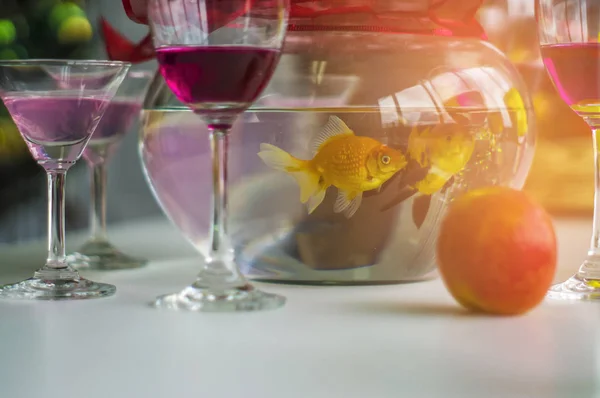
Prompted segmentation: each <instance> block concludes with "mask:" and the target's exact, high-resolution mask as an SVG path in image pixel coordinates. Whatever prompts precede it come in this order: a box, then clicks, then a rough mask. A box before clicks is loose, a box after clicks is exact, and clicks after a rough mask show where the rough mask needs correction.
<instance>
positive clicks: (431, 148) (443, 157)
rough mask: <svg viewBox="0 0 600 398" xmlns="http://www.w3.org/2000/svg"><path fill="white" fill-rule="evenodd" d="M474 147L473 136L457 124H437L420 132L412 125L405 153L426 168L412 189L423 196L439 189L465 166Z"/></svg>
mask: <svg viewBox="0 0 600 398" xmlns="http://www.w3.org/2000/svg"><path fill="white" fill-rule="evenodd" d="M474 149H475V139H474V137H473V135H472V134H471V133H470V132H469V131H468V129H467V128H465V127H464V126H461V125H459V124H456V123H445V124H439V125H437V126H435V127H433V128H425V129H423V130H421V131H419V130H418V129H417V128H416V127H415V128H413V129H412V131H411V133H410V135H409V137H408V155H409V156H410V157H411V158H412V159H413V160H415V161H416V162H417V163H418V164H419V166H421V167H424V168H426V167H427V168H429V171H428V173H427V175H426V176H425V178H423V179H422V180H420V181H418V182H417V183H415V184H414V188H415V189H416V190H417V191H419V192H420V193H422V194H424V195H431V194H433V193H435V192H437V191H439V190H441V189H442V188H443V187H444V185H446V183H447V182H448V180H449V179H450V178H451V177H452V176H454V175H455V174H456V173H458V172H459V171H461V170H462V169H463V168H464V167H465V166H466V165H467V163H468V162H469V160H470V159H471V155H472V154H473V150H474Z"/></svg>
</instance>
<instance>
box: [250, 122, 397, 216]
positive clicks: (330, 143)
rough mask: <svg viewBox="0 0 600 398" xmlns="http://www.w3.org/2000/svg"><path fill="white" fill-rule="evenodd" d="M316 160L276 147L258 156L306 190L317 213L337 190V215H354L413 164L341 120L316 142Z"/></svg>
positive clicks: (305, 200) (305, 197)
mask: <svg viewBox="0 0 600 398" xmlns="http://www.w3.org/2000/svg"><path fill="white" fill-rule="evenodd" d="M312 152H313V158H312V159H310V160H301V159H297V158H295V157H294V156H292V155H290V154H289V153H287V152H286V151H284V150H283V149H281V148H278V147H276V146H274V145H271V144H266V143H263V144H261V145H260V152H259V153H258V156H259V157H260V158H261V159H262V160H263V162H265V164H266V165H267V166H269V167H272V168H273V169H276V170H281V171H284V172H286V173H289V174H290V175H291V176H292V177H294V178H295V179H296V182H297V183H298V185H299V186H300V201H301V202H302V203H307V204H308V213H309V214H310V213H312V212H313V211H314V210H315V209H316V208H317V207H318V206H319V205H320V204H321V202H323V199H324V198H325V193H326V190H327V188H329V187H330V186H334V187H336V188H337V189H338V196H337V199H336V201H335V205H334V208H333V210H334V212H336V213H344V215H345V216H346V217H347V218H350V217H352V216H353V215H354V214H355V213H356V211H357V210H358V208H359V207H360V204H361V202H362V196H363V192H366V191H370V190H374V189H377V190H379V189H381V186H382V185H383V183H385V182H386V181H387V180H389V179H390V178H391V177H392V176H393V175H394V174H396V173H397V172H398V171H400V170H402V169H404V168H405V167H406V165H407V163H408V161H407V159H406V157H405V156H404V154H403V153H402V152H400V151H398V150H396V149H393V148H390V147H388V146H386V145H384V144H382V143H381V142H379V141H377V140H375V139H373V138H370V137H361V136H357V135H355V134H354V132H353V131H352V130H351V129H350V128H349V127H348V126H347V125H346V124H345V123H344V122H343V121H342V120H341V119H340V118H338V117H336V116H331V117H330V118H329V121H328V122H327V124H326V125H325V127H323V129H322V130H321V132H320V133H319V134H317V136H316V137H315V139H314V140H313V142H312Z"/></svg>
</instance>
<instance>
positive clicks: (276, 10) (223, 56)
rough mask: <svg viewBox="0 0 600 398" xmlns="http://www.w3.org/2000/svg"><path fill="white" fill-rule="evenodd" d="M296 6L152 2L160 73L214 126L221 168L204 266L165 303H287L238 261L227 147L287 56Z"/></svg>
mask: <svg viewBox="0 0 600 398" xmlns="http://www.w3.org/2000/svg"><path fill="white" fill-rule="evenodd" d="M288 8H289V7H288V4H287V2H286V0H253V1H248V0H150V1H149V2H148V17H149V23H150V28H151V29H152V32H153V34H154V46H155V48H156V58H157V60H158V64H159V70H160V73H161V74H162V76H163V77H164V80H165V82H166V84H167V85H168V87H169V88H170V89H171V91H172V92H173V94H175V96H176V97H177V98H178V99H179V100H180V101H181V102H183V103H185V104H186V105H187V106H189V107H190V109H191V110H193V111H194V112H195V113H196V114H197V115H198V117H200V118H201V119H202V120H203V121H204V122H205V123H206V125H207V126H208V130H209V136H208V139H210V144H211V151H212V175H213V181H212V186H213V201H212V202H213V203H212V223H211V228H210V239H209V244H210V247H209V250H208V253H207V254H206V255H205V261H204V264H203V266H202V269H201V270H200V273H199V274H198V276H197V278H196V281H195V282H194V283H192V284H191V285H190V286H188V287H187V288H185V289H183V290H182V291H181V292H178V293H175V294H169V295H166V296H161V297H159V298H158V299H157V300H156V301H155V302H154V305H155V306H157V307H166V308H170V309H180V310H189V311H217V312H225V311H255V310H264V309H274V308H278V307H281V306H283V305H284V303H285V298H284V297H282V296H278V295H275V294H269V293H265V292H262V291H261V290H258V289H257V288H255V287H254V286H253V285H252V284H251V283H249V282H248V281H247V280H246V279H245V278H244V276H243V275H242V274H241V272H240V271H239V268H238V266H237V264H236V262H235V258H234V251H233V247H232V244H231V241H230V239H229V236H228V234H227V154H228V140H229V134H230V129H231V126H232V124H233V123H234V122H235V120H236V119H237V117H238V116H239V115H240V114H241V113H242V112H244V111H245V110H246V109H247V108H248V107H249V106H250V105H251V104H252V103H253V102H254V101H255V100H256V99H257V97H258V96H259V95H260V93H261V92H262V91H263V89H264V88H265V86H266V85H267V84H268V83H269V81H270V79H271V76H272V74H273V72H274V70H275V68H276V66H277V64H278V62H279V57H280V51H281V46H282V44H283V39H284V36H285V32H286V28H287V16H288ZM199 134H201V133H200V132H199ZM198 205H199V206H202V204H201V203H199V204H198Z"/></svg>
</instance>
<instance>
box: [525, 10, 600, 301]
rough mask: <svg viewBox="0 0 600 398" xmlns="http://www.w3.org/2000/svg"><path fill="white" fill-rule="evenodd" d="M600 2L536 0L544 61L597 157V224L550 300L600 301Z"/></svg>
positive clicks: (595, 207)
mask: <svg viewBox="0 0 600 398" xmlns="http://www.w3.org/2000/svg"><path fill="white" fill-rule="evenodd" d="M598 15H600V1H597V0H537V3H536V18H537V23H538V32H539V39H540V44H541V52H542V58H543V61H544V65H545V67H546V71H547V72H548V74H549V75H550V78H551V79H552V82H553V83H554V86H555V88H556V90H557V91H558V93H559V95H560V96H561V98H562V99H563V101H565V102H566V103H567V104H568V105H569V106H570V107H571V109H573V111H575V113H577V114H578V115H579V116H580V117H582V118H583V120H584V121H585V122H586V123H587V124H588V125H589V126H590V129H591V132H592V137H593V139H592V143H593V145H594V154H595V162H594V165H595V166H594V167H595V187H596V194H595V202H594V223H593V232H592V241H591V245H590V249H589V250H588V254H587V257H586V259H585V260H584V262H583V264H581V266H580V267H579V270H578V271H577V273H576V274H575V275H573V276H572V277H571V278H569V279H568V280H566V281H565V282H563V283H559V284H557V285H554V286H552V287H551V288H550V291H549V292H548V295H547V296H548V297H550V298H554V299H567V300H600V170H599V162H600V156H599V152H598V151H599V150H600V142H599V141H598V140H599V139H600V136H599V134H598V129H599V128H600V43H599V38H600V19H598Z"/></svg>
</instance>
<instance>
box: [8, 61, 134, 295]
mask: <svg viewBox="0 0 600 398" xmlns="http://www.w3.org/2000/svg"><path fill="white" fill-rule="evenodd" d="M129 66H130V64H128V63H123V62H112V61H110V62H109V61H75V60H35V59H33V60H31V59H30V60H24V61H1V62H0V97H1V98H2V100H3V101H4V104H5V106H6V108H7V109H8V111H9V113H10V115H11V117H12V118H13V121H14V122H15V124H16V126H17V128H18V130H19V132H20V133H21V136H22V137H23V139H24V140H25V143H26V144H27V147H28V148H29V150H30V152H31V154H32V156H33V158H34V159H35V160H36V161H37V162H38V164H40V166H42V167H43V168H44V169H45V170H46V173H47V175H48V202H49V203H48V209H49V211H48V213H49V214H48V258H47V260H46V264H45V265H44V266H43V267H42V268H40V269H39V270H37V271H36V272H35V274H34V276H33V277H32V278H30V279H27V280H25V281H22V282H18V283H15V284H10V285H5V286H2V287H0V297H4V298H27V299H85V298H95V297H102V296H109V295H112V294H114V292H115V287H114V286H112V285H109V284H104V283H96V282H93V281H89V280H87V279H84V278H82V277H80V275H79V273H78V272H77V271H76V270H75V269H74V268H72V267H71V266H69V265H68V263H67V261H66V255H65V236H64V235H65V230H64V228H65V227H64V226H65V219H64V212H65V202H64V195H65V180H66V173H67V171H68V170H69V168H70V167H71V166H73V165H74V164H75V163H76V162H77V160H78V159H79V158H80V157H81V154H82V152H83V150H84V149H85V147H86V145H87V143H88V141H89V139H90V137H91V136H92V133H93V132H94V130H95V129H96V126H97V125H98V123H99V121H100V119H101V118H102V115H103V113H104V112H105V110H106V109H107V107H108V104H109V103H110V101H111V99H112V97H113V96H114V95H115V93H116V91H117V89H118V87H119V85H120V84H121V82H122V81H123V78H124V77H125V74H126V73H127V70H128V69H129Z"/></svg>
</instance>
